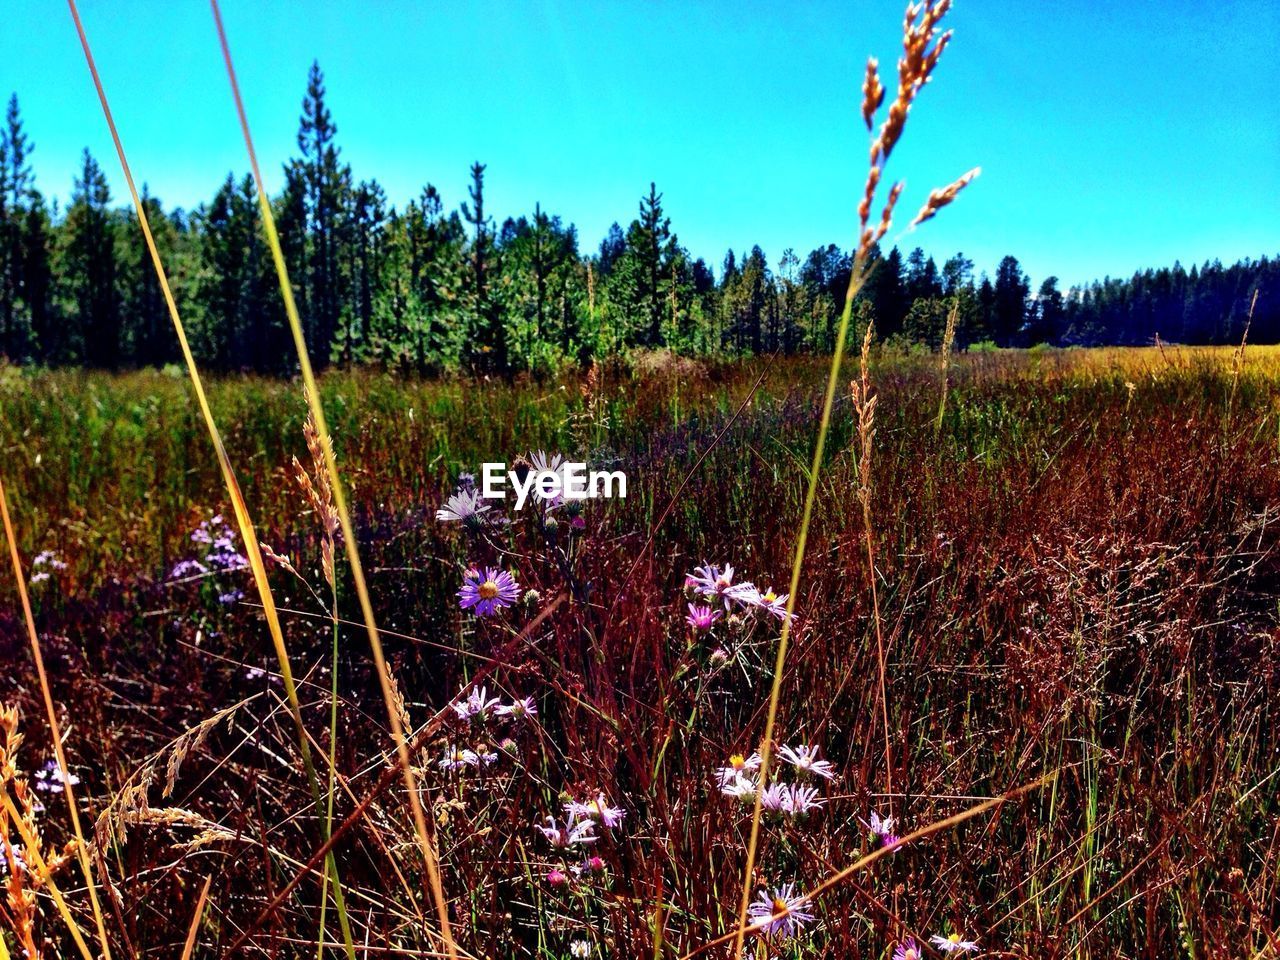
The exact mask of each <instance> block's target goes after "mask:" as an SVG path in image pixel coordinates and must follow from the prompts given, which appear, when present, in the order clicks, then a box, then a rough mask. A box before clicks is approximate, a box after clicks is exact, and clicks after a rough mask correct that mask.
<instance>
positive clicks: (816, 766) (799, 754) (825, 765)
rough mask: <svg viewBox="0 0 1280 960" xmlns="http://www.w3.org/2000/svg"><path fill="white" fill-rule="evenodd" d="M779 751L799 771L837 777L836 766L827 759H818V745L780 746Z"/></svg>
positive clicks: (830, 778)
mask: <svg viewBox="0 0 1280 960" xmlns="http://www.w3.org/2000/svg"><path fill="white" fill-rule="evenodd" d="M778 753H779V754H781V756H782V759H784V760H786V761H787V763H789V764H791V765H792V766H793V767H795V768H796V771H797V772H799V773H804V774H814V775H816V776H819V777H823V778H825V779H827V780H833V779H835V775H836V770H835V767H833V766H832V765H831V763H830V762H829V761H827V760H819V759H818V748H817V747H816V746H811V745H808V744H803V743H802V744H800V745H799V746H797V747H788V746H782V747H779V748H778Z"/></svg>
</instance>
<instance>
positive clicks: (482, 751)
mask: <svg viewBox="0 0 1280 960" xmlns="http://www.w3.org/2000/svg"><path fill="white" fill-rule="evenodd" d="M472 752H473V753H474V754H475V755H476V765H477V766H480V765H483V766H486V767H487V766H489V765H490V764H494V763H497V762H498V755H497V754H496V753H494V752H493V750H491V749H490V748H489V745H488V744H487V743H477V744H476V748H475V750H473V751H472Z"/></svg>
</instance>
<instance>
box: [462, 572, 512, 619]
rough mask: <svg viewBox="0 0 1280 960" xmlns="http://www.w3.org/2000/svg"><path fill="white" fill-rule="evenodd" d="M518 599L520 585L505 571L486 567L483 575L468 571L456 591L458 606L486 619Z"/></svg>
mask: <svg viewBox="0 0 1280 960" xmlns="http://www.w3.org/2000/svg"><path fill="white" fill-rule="evenodd" d="M518 599H520V585H519V584H518V583H516V581H515V578H514V577H512V576H511V574H509V573H507V571H505V570H496V569H494V568H493V567H488V568H486V569H485V571H484V572H483V573H481V572H480V571H479V570H468V571H467V572H466V574H464V575H463V583H462V589H461V590H459V591H458V601H459V602H458V606H460V607H461V608H462V609H463V610H466V609H468V608H474V610H475V614H476V616H478V617H487V616H490V615H491V614H493V613H495V612H497V611H498V610H501V609H502V608H503V607H509V606H511V605H512V604H513V603H515V602H516V601H517V600H518Z"/></svg>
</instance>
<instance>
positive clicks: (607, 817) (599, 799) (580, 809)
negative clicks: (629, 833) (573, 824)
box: [564, 793, 627, 830]
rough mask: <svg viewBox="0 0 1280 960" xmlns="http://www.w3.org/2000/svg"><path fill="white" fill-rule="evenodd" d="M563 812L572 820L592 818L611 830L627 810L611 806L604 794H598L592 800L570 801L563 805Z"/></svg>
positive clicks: (620, 821)
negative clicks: (583, 801) (584, 801)
mask: <svg viewBox="0 0 1280 960" xmlns="http://www.w3.org/2000/svg"><path fill="white" fill-rule="evenodd" d="M564 809H565V812H566V813H567V814H568V815H569V816H570V817H571V818H573V819H574V820H593V821H596V822H598V823H599V824H600V825H601V826H603V827H604V828H605V829H606V830H611V829H613V828H614V827H616V826H618V824H620V823H622V818H623V817H625V816H626V815H627V811H625V810H623V809H622V808H621V807H611V806H609V805H608V803H606V802H605V799H604V794H603V793H601V794H598V795H597V796H596V798H595V799H594V800H588V801H587V802H586V803H575V802H574V801H572V800H571V801H570V802H569V803H566V804H565V806H564Z"/></svg>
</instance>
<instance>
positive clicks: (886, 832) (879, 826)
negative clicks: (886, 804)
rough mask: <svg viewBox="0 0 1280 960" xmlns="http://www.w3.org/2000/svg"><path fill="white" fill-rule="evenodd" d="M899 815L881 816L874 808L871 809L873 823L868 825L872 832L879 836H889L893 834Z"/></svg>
mask: <svg viewBox="0 0 1280 960" xmlns="http://www.w3.org/2000/svg"><path fill="white" fill-rule="evenodd" d="M897 822H898V818H897V817H881V816H880V814H878V813H876V812H875V811H874V810H872V811H871V823H869V824H868V826H869V827H870V828H871V832H872V833H874V834H875V835H876V836H877V837H887V836H890V835H892V833H893V828H894V825H895V824H897Z"/></svg>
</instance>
